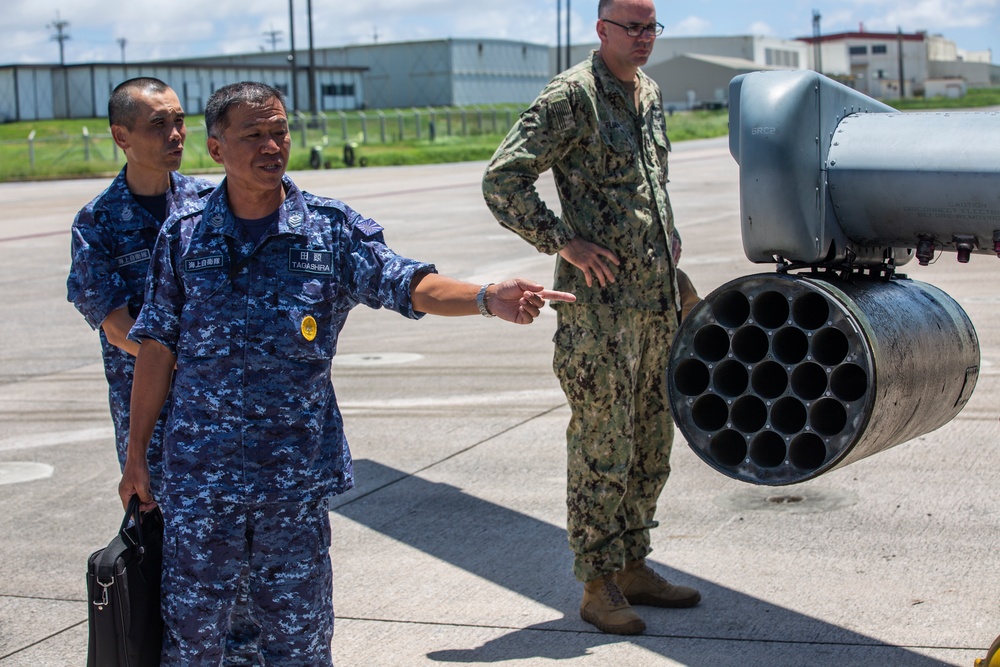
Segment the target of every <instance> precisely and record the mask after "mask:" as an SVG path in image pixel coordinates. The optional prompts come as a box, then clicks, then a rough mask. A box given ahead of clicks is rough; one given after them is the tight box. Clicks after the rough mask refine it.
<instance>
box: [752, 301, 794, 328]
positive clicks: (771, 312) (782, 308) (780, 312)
mask: <svg viewBox="0 0 1000 667" xmlns="http://www.w3.org/2000/svg"><path fill="white" fill-rule="evenodd" d="M751 310H752V312H753V319H754V321H755V322H757V324H759V325H761V326H762V327H764V328H766V329H777V328H778V327H780V326H782V325H784V324H786V323H787V322H788V312H789V307H788V299H787V298H786V297H785V295H784V294H781V293H780V292H764V293H762V294H760V295H759V296H758V297H757V298H756V299H754V300H753V306H752V307H751Z"/></svg>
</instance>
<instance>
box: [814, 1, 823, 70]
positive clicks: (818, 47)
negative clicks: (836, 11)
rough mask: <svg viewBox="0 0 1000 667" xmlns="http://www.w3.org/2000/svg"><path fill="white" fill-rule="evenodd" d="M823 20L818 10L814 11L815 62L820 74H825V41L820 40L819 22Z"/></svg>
mask: <svg viewBox="0 0 1000 667" xmlns="http://www.w3.org/2000/svg"><path fill="white" fill-rule="evenodd" d="M821 18H823V17H822V16H820V13H819V11H818V10H816V9H814V10H813V61H814V63H813V64H814V65H815V66H816V72H817V73H818V74H822V73H823V41H822V39H821V38H820V30H819V20H820V19H821Z"/></svg>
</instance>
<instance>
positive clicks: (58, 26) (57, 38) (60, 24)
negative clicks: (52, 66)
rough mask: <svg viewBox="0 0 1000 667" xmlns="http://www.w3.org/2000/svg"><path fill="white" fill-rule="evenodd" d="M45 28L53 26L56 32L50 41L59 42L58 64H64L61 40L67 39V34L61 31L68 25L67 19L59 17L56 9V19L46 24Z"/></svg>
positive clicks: (63, 65) (64, 56)
mask: <svg viewBox="0 0 1000 667" xmlns="http://www.w3.org/2000/svg"><path fill="white" fill-rule="evenodd" d="M46 27H47V28H55V30H56V34H54V35H52V41H54V42H59V65H60V66H61V67H65V66H66V55H65V52H64V50H63V42H65V41H66V40H67V39H69V35H67V34H66V33H65V32H63V31H64V30H65V29H66V28H68V27H69V21H63V20H62V19H61V18H59V11H58V10H56V20H55V21H53V22H52V23H50V24H49V25H47V26H46Z"/></svg>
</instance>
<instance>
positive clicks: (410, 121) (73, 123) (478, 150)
mask: <svg viewBox="0 0 1000 667" xmlns="http://www.w3.org/2000/svg"><path fill="white" fill-rule="evenodd" d="M884 101H885V103H886V104H889V105H890V106H893V107H895V108H897V109H900V110H920V109H974V108H979V107H985V106H1000V88H974V89H970V90H969V91H968V94H967V95H966V96H965V97H963V98H960V99H951V98H943V97H935V98H914V99H906V100H884ZM522 109H523V106H522V105H515V104H507V105H500V106H495V107H492V106H479V107H465V108H462V109H458V108H448V109H444V108H437V109H427V108H423V109H419V110H417V109H383V110H380V111H372V110H368V111H366V112H357V111H351V112H345V113H344V114H343V115H341V114H339V113H337V112H328V113H327V114H326V116H325V119H317V120H316V121H314V122H311V123H305V122H302V121H301V120H299V119H296V118H293V121H294V122H293V126H292V156H291V160H290V165H289V167H290V169H308V168H309V157H310V152H311V149H312V147H313V146H322V147H323V148H322V155H323V162H324V163H328V165H329V167H330V168H337V167H343V166H344V162H343V147H344V144H345V143H351V144H354V145H356V146H357V148H356V149H355V154H356V157H357V158H358V159H360V158H362V157H363V158H364V159H365V160H366V162H367V164H369V165H371V166H376V165H378V166H388V165H402V164H432V163H440V162H463V161H469V160H487V159H489V158H490V157H491V156H492V155H493V151H494V150H495V149H496V147H497V145H498V144H499V143H500V141H501V140H502V139H503V137H504V135H505V134H506V133H507V130H508V129H509V127H510V124H511V123H513V122H514V121H515V120H516V119H517V115H518V113H520V111H521V110H522ZM432 118H433V120H434V135H435V137H434V141H431V140H430V133H431V129H430V121H431V119H432ZM418 123H419V124H418ZM84 128H86V130H87V133H88V134H89V138H87V139H86V140H85V139H84ZM667 131H668V134H669V136H670V140H671V141H674V142H677V141H685V140H688V139H705V138H711V137H719V136H725V135H726V134H728V132H729V116H728V113H727V111H726V110H721V111H694V112H678V113H674V114H672V115H670V116H668V117H667ZM32 132H34V142H33V150H34V156H33V157H34V159H33V161H32V154H31V150H30V149H29V143H28V136H29V135H30V134H31V133H32ZM122 164H124V156H123V155H122V154H121V151H119V150H117V148H116V147H115V146H114V143H113V142H112V141H111V136H110V134H109V132H108V123H107V120H106V119H103V118H90V119H85V120H79V119H77V120H50V121H34V122H22V123H6V124H0V182H3V181H12V180H35V179H54V178H71V177H74V176H107V175H112V174H115V173H117V172H118V170H120V169H121V166H122ZM184 171H186V172H190V173H198V172H221V168H220V167H219V165H217V164H216V163H215V162H214V161H213V160H212V159H211V158H210V157H209V156H208V153H207V151H206V149H205V128H204V119H203V118H202V117H200V116H189V117H188V140H187V146H186V149H185V153H184Z"/></svg>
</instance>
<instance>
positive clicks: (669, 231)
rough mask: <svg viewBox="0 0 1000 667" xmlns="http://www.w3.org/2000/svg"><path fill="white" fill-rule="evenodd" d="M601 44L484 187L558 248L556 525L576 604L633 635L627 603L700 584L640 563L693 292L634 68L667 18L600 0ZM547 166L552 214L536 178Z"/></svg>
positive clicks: (554, 90)
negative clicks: (669, 371) (675, 349)
mask: <svg viewBox="0 0 1000 667" xmlns="http://www.w3.org/2000/svg"><path fill="white" fill-rule="evenodd" d="M598 17H599V18H598V21H597V34H598V37H599V38H600V41H601V46H600V48H599V49H598V50H597V51H595V52H593V53H592V54H591V55H590V57H589V58H588V59H587V60H586V61H584V62H582V63H580V64H578V65H576V66H575V67H572V68H570V69H569V70H567V71H565V72H563V73H562V74H560V75H558V76H557V77H555V78H554V79H553V80H552V81H551V82H550V83H549V85H548V86H547V87H546V88H545V90H543V91H542V93H541V94H540V95H539V96H538V98H537V99H536V100H535V102H534V103H533V104H532V105H531V107H529V108H528V109H527V110H526V111H525V112H524V113H523V114H521V117H520V119H519V121H518V122H517V123H516V124H515V125H514V127H513V128H512V129H511V131H510V132H509V133H508V135H507V138H506V139H505V140H504V141H503V143H501V145H500V147H499V148H497V151H496V153H495V154H494V156H493V160H492V161H491V163H490V165H489V166H488V167H487V169H486V174H485V176H484V178H483V194H484V196H485V198H486V203H487V204H488V205H489V207H490V210H491V211H492V212H493V214H494V215H495V216H496V218H497V220H498V221H499V222H500V223H501V224H502V225H504V226H505V227H508V228H509V229H511V230H513V231H514V232H516V233H517V234H519V235H520V236H521V237H523V238H524V239H525V240H526V241H528V242H529V243H531V244H532V245H533V246H534V247H535V248H536V249H538V250H539V251H541V252H545V253H549V254H558V257H557V259H556V277H555V285H554V287H555V288H556V289H563V290H567V291H571V292H573V293H575V294H576V296H577V302H576V303H574V304H562V303H559V304H556V310H557V312H558V324H557V328H556V334H555V337H554V343H555V353H554V356H553V368H554V370H555V372H556V375H557V376H558V377H559V381H560V384H561V385H562V388H563V391H564V393H565V394H566V399H567V402H568V403H569V406H570V408H571V411H572V412H571V416H570V423H569V426H568V428H567V430H566V444H567V471H568V475H567V494H566V496H567V497H566V504H567V532H568V537H569V543H570V547H571V549H572V550H573V553H574V562H573V570H574V573H575V575H576V577H577V578H578V579H579V580H580V581H582V582H583V583H584V590H583V599H582V601H581V603H580V616H581V617H582V618H583V619H584V620H585V621H587V622H588V623H591V624H592V625H594V626H595V627H597V628H599V629H600V630H602V631H604V632H609V633H614V634H628V635H630V634H637V633H640V632H643V631H644V630H645V628H646V624H645V622H644V621H643V619H642V618H641V617H640V616H639V614H638V612H636V611H635V609H634V608H633V605H652V606H658V607H691V606H694V605H696V604H698V602H699V601H700V600H701V595H700V594H699V593H698V591H696V590H694V589H692V588H689V587H686V586H678V585H674V584H671V583H670V582H668V581H667V580H665V579H664V578H663V577H661V576H660V575H659V574H658V573H657V572H655V571H654V570H653V569H652V568H651V567H650V566H649V565H648V564H647V563H646V556H647V555H648V554H649V553H650V552H651V550H652V546H651V541H650V529H651V528H654V527H656V525H657V522H656V521H655V519H654V515H655V512H656V503H657V499H658V498H659V496H660V493H661V491H662V490H663V487H664V484H665V483H666V481H667V477H668V475H669V474H670V450H671V445H672V442H673V421H672V419H671V415H670V407H669V403H668V399H667V392H666V386H665V379H664V378H665V376H664V373H665V369H666V367H667V362H668V360H669V355H670V344H671V342H672V339H673V335H674V332H675V331H676V329H677V325H678V320H679V315H680V314H682V311H686V310H688V309H690V308H691V307H693V305H694V303H696V302H697V294H695V292H694V289H693V286H692V285H691V284H690V282H689V281H688V280H687V279H686V276H684V275H683V274H682V273H681V272H680V271H679V270H678V268H677V260H678V258H679V254H680V253H679V251H680V243H679V237H678V236H677V234H676V230H675V229H674V219H673V212H672V210H671V207H670V199H669V197H668V196H667V187H666V186H667V156H668V152H669V150H670V142H669V141H668V140H667V133H666V124H665V122H664V116H663V102H662V100H661V99H660V91H659V88H658V87H657V85H656V83H655V82H654V81H653V80H652V79H650V78H649V77H647V76H646V75H645V74H643V72H642V71H641V70H640V69H639V67H640V66H642V65H644V64H645V63H646V60H647V59H648V58H649V55H650V53H652V49H653V43H654V41H655V38H656V36H657V35H659V34H660V32H661V31H662V30H663V26H662V25H660V24H659V23H657V21H656V7H655V6H654V4H653V0H601V1H600V3H599V4H598ZM549 169H551V170H552V171H553V175H554V177H555V182H556V188H557V190H558V192H559V198H560V201H561V203H562V214H561V215H560V216H557V215H556V214H555V213H554V212H552V211H551V210H550V209H549V208H548V207H547V206H546V204H545V202H544V201H542V199H541V198H540V196H539V194H538V191H537V189H536V187H535V182H536V181H537V180H538V177H539V174H541V173H543V172H544V171H546V170H549Z"/></svg>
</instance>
